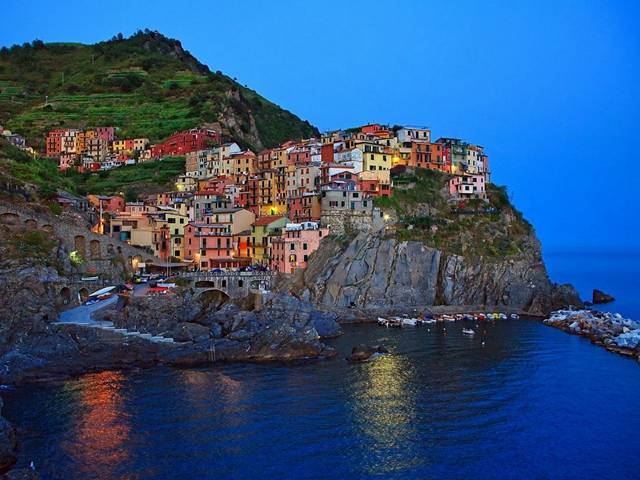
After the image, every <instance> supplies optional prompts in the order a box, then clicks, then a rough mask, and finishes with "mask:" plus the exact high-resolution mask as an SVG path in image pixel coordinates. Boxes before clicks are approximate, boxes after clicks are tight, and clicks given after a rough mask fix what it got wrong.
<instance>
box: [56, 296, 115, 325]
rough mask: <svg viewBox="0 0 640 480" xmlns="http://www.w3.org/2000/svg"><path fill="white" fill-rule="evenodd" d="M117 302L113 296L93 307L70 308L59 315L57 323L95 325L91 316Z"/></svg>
mask: <svg viewBox="0 0 640 480" xmlns="http://www.w3.org/2000/svg"><path fill="white" fill-rule="evenodd" d="M117 301H118V296H117V295H114V296H113V297H111V298H107V299H106V300H103V301H101V302H98V303H94V304H93V305H80V306H79V307H75V308H70V309H69V310H65V311H64V312H62V313H61V314H60V320H59V323H84V324H87V325H90V324H93V323H95V322H94V320H92V319H91V314H92V313H93V312H97V311H98V310H101V309H103V308H105V307H108V306H109V305H113V304H114V303H116V302H117Z"/></svg>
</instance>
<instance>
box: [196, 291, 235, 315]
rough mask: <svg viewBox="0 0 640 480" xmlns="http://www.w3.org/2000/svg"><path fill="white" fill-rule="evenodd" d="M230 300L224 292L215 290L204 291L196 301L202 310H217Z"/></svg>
mask: <svg viewBox="0 0 640 480" xmlns="http://www.w3.org/2000/svg"><path fill="white" fill-rule="evenodd" d="M230 299H231V297H230V296H229V295H228V294H227V293H226V292H223V291H222V290H218V289H217V288H212V289H210V290H205V291H204V292H201V293H200V294H199V295H198V296H197V300H198V302H199V303H200V305H202V309H203V310H218V309H219V308H220V307H221V306H222V305H224V304H225V303H226V302H228V301H229V300H230Z"/></svg>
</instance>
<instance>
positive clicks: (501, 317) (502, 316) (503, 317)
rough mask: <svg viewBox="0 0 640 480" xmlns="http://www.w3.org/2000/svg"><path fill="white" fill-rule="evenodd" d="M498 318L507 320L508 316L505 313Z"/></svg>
mask: <svg viewBox="0 0 640 480" xmlns="http://www.w3.org/2000/svg"><path fill="white" fill-rule="evenodd" d="M498 317H499V318H500V320H506V319H507V316H506V315H505V314H504V313H499V314H498Z"/></svg>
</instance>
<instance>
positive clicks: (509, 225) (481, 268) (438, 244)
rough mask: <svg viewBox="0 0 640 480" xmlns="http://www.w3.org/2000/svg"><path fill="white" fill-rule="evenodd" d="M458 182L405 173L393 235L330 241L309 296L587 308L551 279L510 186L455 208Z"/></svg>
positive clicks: (304, 285)
mask: <svg viewBox="0 0 640 480" xmlns="http://www.w3.org/2000/svg"><path fill="white" fill-rule="evenodd" d="M450 178H451V177H450V176H448V175H444V174H441V173H439V172H433V171H429V170H417V171H415V172H406V173H404V174H400V175H395V176H394V182H395V183H396V188H395V190H394V193H393V197H391V198H382V199H377V201H376V203H377V204H378V206H380V207H381V208H382V209H383V210H384V212H385V218H386V219H387V220H386V228H385V229H384V230H382V231H372V230H366V229H365V231H361V232H360V233H357V232H355V234H352V235H350V236H349V235H348V233H347V235H342V236H339V237H338V236H334V237H333V238H331V237H330V238H329V239H327V240H325V241H324V242H323V243H322V245H321V247H320V249H319V250H318V251H317V252H316V253H315V254H314V255H313V256H312V257H311V258H310V262H309V266H308V268H307V269H306V271H305V272H304V275H303V278H302V281H301V282H299V283H297V284H296V285H295V286H294V287H295V289H301V291H302V292H303V294H304V295H306V296H307V298H309V299H311V300H313V301H314V302H315V303H317V304H318V305H319V306H320V307H323V308H345V307H351V308H354V307H355V308H358V309H363V308H367V309H376V310H403V309H409V308H420V309H424V308H430V309H434V308H436V309H441V310H445V309H446V308H447V307H449V308H450V309H454V310H455V309H459V310H463V309H465V308H473V309H493V308H496V309H502V310H514V311H519V312H528V313H531V314H542V313H546V312H548V311H550V310H551V309H553V308H556V307H563V306H566V305H577V306H579V305H582V302H581V301H580V299H579V298H578V295H577V293H576V292H575V290H574V289H573V288H572V287H571V286H567V285H565V286H559V285H554V284H553V283H552V282H551V281H550V280H549V277H548V275H547V271H546V268H545V265H544V262H543V259H542V254H541V246H540V242H539V241H538V239H537V237H536V235H535V231H534V230H533V227H532V226H531V225H530V224H529V223H528V222H527V221H526V220H524V218H523V217H522V214H521V213H520V212H518V211H517V210H516V209H515V208H514V207H513V206H512V204H511V202H510V200H509V198H508V195H507V191H506V188H505V187H496V186H494V185H488V186H487V189H488V195H487V198H486V199H481V198H477V199H471V200H469V199H467V200H464V201H452V200H453V199H451V198H450V196H449V193H448V187H447V186H448V181H449V179H450Z"/></svg>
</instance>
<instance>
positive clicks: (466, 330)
mask: <svg viewBox="0 0 640 480" xmlns="http://www.w3.org/2000/svg"><path fill="white" fill-rule="evenodd" d="M462 333H464V334H465V335H475V334H476V332H475V331H474V330H472V329H471V328H463V329H462Z"/></svg>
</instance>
